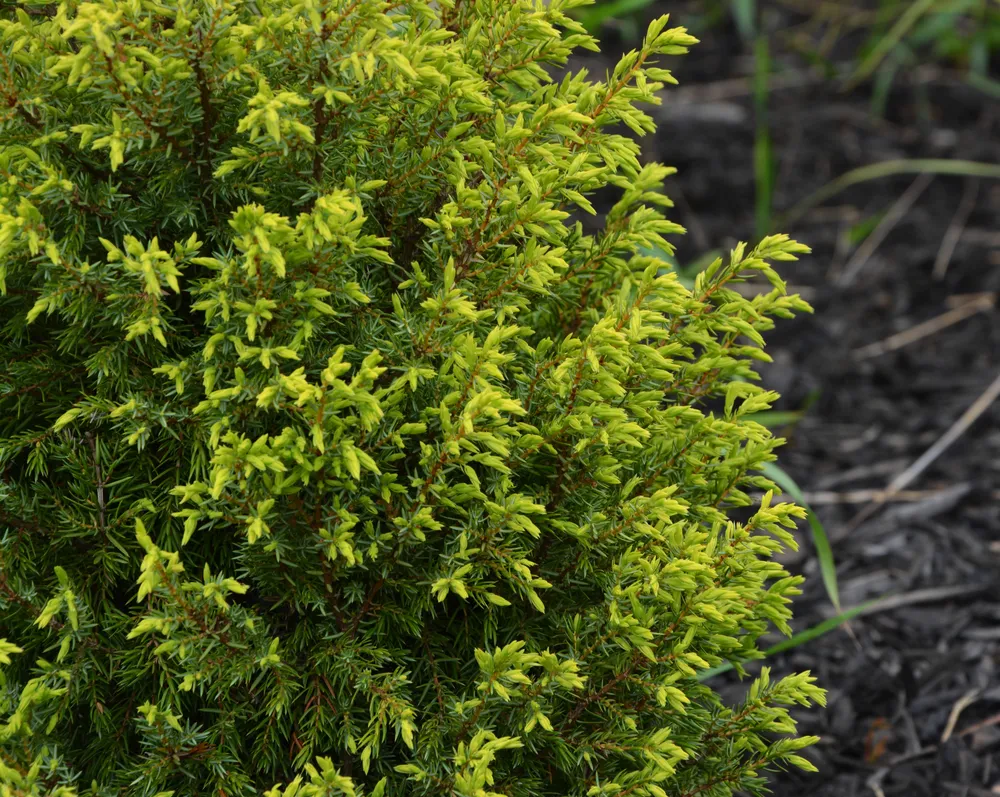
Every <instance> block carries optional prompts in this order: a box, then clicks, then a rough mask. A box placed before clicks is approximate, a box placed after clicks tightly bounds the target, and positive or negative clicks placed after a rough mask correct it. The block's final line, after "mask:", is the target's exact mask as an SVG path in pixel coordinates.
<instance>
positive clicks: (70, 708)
mask: <svg viewBox="0 0 1000 797" xmlns="http://www.w3.org/2000/svg"><path fill="white" fill-rule="evenodd" d="M580 5H582V3H581V1H580V0H549V2H547V3H546V2H542V0H531V1H530V2H529V1H528V0H439V1H438V2H436V3H432V2H418V1H416V0H406V1H405V2H379V1H378V0H298V1H295V2H293V1H292V0H256V1H255V2H251V1H249V0H246V1H244V0H180V2H173V3H160V2H157V1H156V0H103V2H96V3H94V2H84V3H80V2H75V1H71V0H66V1H65V2H61V3H60V4H59V5H57V6H55V5H39V4H34V5H29V4H25V5H23V6H22V7H20V8H17V9H16V10H9V9H8V10H7V11H4V12H2V14H3V16H2V19H0V86H2V89H0V90H2V93H3V97H4V103H3V112H2V117H0V174H2V176H3V178H4V180H3V183H2V185H0V324H2V326H0V361H2V362H3V364H4V368H3V374H2V375H0V795H2V796H3V797H26V796H27V795H33V796H35V795H50V796H51V797H72V795H88V797H119V796H121V795H129V796H135V797H138V796H139V795H142V797H152V795H156V796H157V797H169V795H177V797H187V796H188V795H192V796H196V795H218V797H242V796H244V795H257V794H262V793H265V792H266V794H267V795H283V797H292V796H293V795H296V794H299V795H359V796H360V795H370V796H371V797H382V795H390V796H395V795H442V796H443V795H460V796H461V797H498V796H499V795H506V796H507V797H542V796H545V797H549V796H551V797H556V796H557V795H558V796H560V797H562V796H563V795H589V796H590V797H597V796H598V795H606V796H607V797H625V795H635V796H636V797H646V796H647V795H648V796H649V797H664V796H665V795H667V794H669V795H671V797H694V795H702V797H713V795H728V794H730V793H731V792H732V791H733V790H735V789H738V788H743V789H751V790H757V789H759V787H760V784H761V782H762V781H761V780H760V779H759V777H758V773H759V772H760V771H762V770H764V769H767V768H769V767H772V766H774V765H781V764H786V763H791V764H798V765H801V766H809V765H808V762H806V761H805V760H804V759H802V758H800V757H798V756H797V755H796V751H797V750H799V749H800V748H802V747H804V746H806V745H808V744H810V743H811V742H812V741H814V740H813V739H812V738H809V737H806V738H797V737H795V735H794V723H793V722H792V721H791V719H790V718H789V716H788V713H787V709H786V706H787V705H790V704H792V703H803V704H806V703H808V702H810V701H813V700H822V691H821V690H819V689H818V688H817V687H816V686H815V685H814V684H813V679H812V678H811V677H810V676H809V675H808V674H802V675H795V676H791V677H788V678H785V679H783V680H781V681H778V682H770V681H769V680H768V678H767V676H766V672H765V674H764V676H763V677H761V678H760V679H758V680H757V681H756V682H755V683H754V686H753V687H752V689H751V690H750V692H749V694H748V696H747V699H746V701H745V703H743V704H741V705H738V706H730V707H727V706H724V705H723V704H722V702H721V701H720V699H719V697H718V695H717V694H716V693H715V692H714V691H713V690H712V688H711V687H710V686H709V685H707V684H703V683H701V682H700V681H699V680H698V677H697V676H698V674H699V673H701V672H703V671H705V670H706V669H707V668H710V667H712V666H715V665H718V664H720V663H722V662H724V661H728V660H733V661H744V660H747V659H752V658H754V657H755V656H759V654H758V653H757V640H758V638H759V637H760V636H761V635H762V634H763V633H764V632H765V631H766V630H767V629H768V628H769V626H770V625H774V626H777V627H778V628H779V629H781V630H783V631H786V632H787V631H788V620H789V616H790V613H789V607H788V604H789V599H790V596H792V595H794V594H796V592H797V590H796V585H797V584H798V582H799V579H798V578H793V577H790V576H789V575H788V573H786V572H785V570H784V569H783V568H782V567H781V565H780V564H777V563H776V562H774V561H773V560H772V556H773V554H774V553H775V552H777V551H778V550H780V549H781V547H782V546H783V545H789V546H794V544H795V542H794V539H793V537H792V536H791V533H790V532H789V529H790V528H791V527H792V526H793V525H794V522H795V519H796V518H798V517H801V516H802V512H801V510H799V509H798V508H797V507H794V506H792V505H789V504H779V505H774V504H772V503H771V493H770V492H767V491H768V490H771V489H773V485H771V484H770V483H769V482H768V481H767V480H766V479H764V478H762V477H761V476H760V475H759V474H758V473H757V469H758V468H759V466H760V465H761V464H762V463H764V462H767V461H770V460H772V459H773V458H774V454H773V450H774V448H775V446H776V445H777V444H778V443H779V442H780V441H778V440H775V439H774V438H772V436H771V434H770V433H769V432H768V430H767V429H766V428H764V427H763V426H762V425H760V424H759V423H757V422H755V421H754V420H753V413H754V412H756V411H759V410H762V409H764V408H766V407H767V406H768V405H769V404H770V402H772V401H773V400H774V398H775V395H774V394H773V393H770V392H767V391H764V390H762V389H761V388H759V387H757V386H755V385H754V384H753V382H752V380H753V379H755V378H756V375H755V374H754V372H753V370H752V366H753V361H755V360H766V359H767V357H766V355H765V354H764V353H763V352H762V351H761V346H762V344H763V340H762V337H761V333H762V332H765V331H766V330H768V329H769V328H771V326H772V319H773V318H774V317H786V316H789V315H791V314H792V313H793V312H794V311H801V310H807V309H808V307H807V306H806V305H805V304H804V303H803V302H802V301H801V300H800V299H799V298H797V297H794V296H788V295H786V293H785V287H784V285H783V283H782V281H781V280H780V278H779V277H778V276H777V275H776V274H775V272H774V271H772V269H771V266H770V265H769V263H770V262H772V261H781V260H791V259H794V257H795V255H796V254H797V253H801V252H803V251H806V250H805V247H803V246H801V245H799V244H796V243H794V242H793V241H790V240H789V239H788V238H787V237H785V236H773V237H769V238H767V239H765V240H763V241H762V242H761V243H760V244H759V245H758V246H757V247H756V248H753V249H747V248H745V247H744V246H739V247H737V248H736V250H735V251H733V252H732V253H731V255H730V256H729V257H728V258H727V259H725V260H719V261H716V262H715V263H713V264H712V265H711V266H710V267H709V268H707V269H706V270H705V271H703V272H702V273H701V274H699V276H698V277H697V279H696V280H695V281H694V283H693V284H692V285H687V284H685V283H683V282H682V281H681V280H680V279H679V278H678V276H677V275H676V274H675V273H674V272H673V271H671V270H670V268H669V267H668V266H667V264H666V263H665V261H664V260H663V259H662V255H663V253H669V252H671V251H672V249H671V245H670V243H669V241H668V240H667V239H666V236H668V235H671V234H674V233H679V232H681V228H680V227H679V226H678V225H676V224H675V223H673V222H671V221H668V220H667V219H666V218H665V217H664V215H663V211H664V209H666V208H669V207H670V202H669V200H668V199H667V198H666V197H665V196H664V195H663V194H662V193H660V188H661V183H662V182H663V180H664V179H665V178H666V177H667V176H668V175H669V174H670V173H671V170H670V169H668V168H666V167H664V166H660V165H657V164H643V163H641V162H640V157H639V147H638V145H637V144H636V143H635V142H634V141H633V140H632V139H631V138H630V137H628V136H627V135H626V134H627V133H628V131H627V130H625V129H624V128H631V130H632V131H634V132H635V133H637V134H640V135H641V134H646V133H651V132H652V131H653V129H654V125H653V121H652V119H651V118H650V117H649V116H648V115H647V114H646V113H645V112H644V111H642V110H640V109H638V108H637V107H636V106H637V104H643V103H644V104H647V105H648V104H651V103H659V102H660V92H661V89H662V88H663V86H664V84H665V83H670V82H672V78H671V76H670V72H669V71H667V70H666V69H665V68H663V67H662V66H661V65H658V62H659V60H660V57H661V56H670V55H677V54H681V53H683V52H685V51H686V49H687V47H688V46H690V45H691V44H693V43H694V39H693V38H692V37H691V36H689V35H688V34H687V33H686V32H685V31H684V30H683V29H682V28H668V26H667V19H666V18H665V17H664V18H661V19H658V20H656V21H654V22H653V23H652V24H651V26H650V28H649V31H648V34H647V35H646V38H645V41H644V42H643V45H642V47H641V49H639V50H637V51H635V52H631V53H628V54H626V55H625V56H624V57H623V58H622V59H621V61H620V62H619V63H618V65H617V66H616V67H615V69H614V71H613V72H612V73H611V74H610V75H608V76H607V77H606V79H605V80H593V79H591V78H590V77H588V75H587V74H586V73H585V72H583V71H566V72H565V76H562V77H558V76H557V75H559V74H562V71H565V70H563V67H564V66H565V64H566V63H567V58H568V56H569V55H570V53H571V52H572V51H573V50H574V49H576V48H581V47H582V48H584V49H595V46H596V44H595V41H594V40H593V39H592V38H591V37H590V36H588V35H587V34H586V33H585V32H584V31H583V29H582V28H581V27H580V26H579V25H578V24H577V23H576V22H574V20H573V19H572V17H571V16H570V12H571V11H573V9H574V8H576V7H578V6H580ZM561 70H562V71H561ZM554 76H555V77H554ZM666 96H668V97H669V94H667V95H666ZM601 189H604V190H605V193H602V197H603V196H607V195H611V196H613V201H614V205H613V207H611V209H610V210H609V211H608V212H607V214H606V215H605V216H604V218H603V219H602V220H601V222H600V223H598V224H586V225H585V224H584V223H583V222H582V221H581V220H580V219H583V218H585V217H586V215H587V214H593V213H594V208H593V207H592V205H591V199H589V198H588V197H593V195H594V194H595V192H597V191H598V190H601ZM656 253H659V255H657V254H656ZM751 275H763V276H764V277H765V278H766V279H767V280H769V281H770V283H771V285H772V286H773V290H770V291H769V292H766V293H760V294H759V295H756V296H754V297H753V298H745V297H744V295H743V294H741V293H739V292H737V291H735V290H733V289H732V285H733V284H734V283H736V282H739V281H741V280H743V279H744V278H745V277H747V276H751ZM761 492H764V493H766V494H765V495H764V498H763V500H759V501H758V500H756V499H754V500H751V498H750V497H749V493H756V494H759V493H761ZM751 505H752V507H751ZM740 507H751V508H750V509H748V510H745V511H742V512H741V513H740V514H739V515H737V514H735V513H734V510H736V509H738V508H740ZM276 784H277V785H276Z"/></svg>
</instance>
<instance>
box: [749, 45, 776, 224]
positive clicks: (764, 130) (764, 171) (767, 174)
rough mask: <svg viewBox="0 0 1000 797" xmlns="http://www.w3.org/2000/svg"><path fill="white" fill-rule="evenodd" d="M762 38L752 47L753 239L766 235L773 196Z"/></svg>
mask: <svg viewBox="0 0 1000 797" xmlns="http://www.w3.org/2000/svg"><path fill="white" fill-rule="evenodd" d="M770 62H771V59H770V54H769V53H768V42H767V37H766V36H763V35H761V36H758V37H757V42H756V44H755V46H754V92H753V93H754V108H755V111H756V113H755V115H756V130H755V133H754V148H753V160H754V182H755V184H756V186H755V195H754V216H755V220H756V228H757V239H758V240H760V239H761V238H763V237H764V236H766V235H767V234H768V232H770V229H771V210H772V206H773V201H772V197H773V196H774V174H775V168H774V149H773V147H772V146H771V130H770V128H769V127H768V123H767V92H768V73H769V72H770V68H771V63H770Z"/></svg>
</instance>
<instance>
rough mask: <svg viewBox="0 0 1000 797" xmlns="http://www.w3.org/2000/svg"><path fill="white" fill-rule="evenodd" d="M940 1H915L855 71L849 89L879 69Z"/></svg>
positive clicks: (848, 85) (848, 83) (848, 84)
mask: <svg viewBox="0 0 1000 797" xmlns="http://www.w3.org/2000/svg"><path fill="white" fill-rule="evenodd" d="M938 1H939V0H914V2H913V3H911V4H910V6H909V7H908V8H907V9H906V11H904V12H903V13H902V14H901V15H900V17H899V19H897V20H896V23H895V24H894V25H893V26H892V27H891V28H890V29H889V32H888V33H886V35H885V36H883V37H882V38H881V39H879V40H878V43H877V44H876V45H875V47H873V48H872V51H871V52H870V53H869V54H868V57H867V58H865V60H864V61H862V62H861V63H860V64H858V68H857V69H855V70H854V74H853V75H851V79H850V80H849V81H848V82H847V88H852V87H853V86H856V85H857V84H858V83H860V82H861V81H862V80H864V79H865V78H867V77H868V76H869V75H871V73H872V72H874V71H875V70H876V69H878V65H879V64H881V63H882V60H883V59H884V58H885V57H886V56H887V55H888V54H889V53H890V52H891V51H892V50H893V49H894V48H895V47H896V46H897V45H898V44H899V43H900V42H901V41H902V40H903V37H904V36H905V35H906V34H907V32H908V31H909V30H910V29H911V28H912V27H913V26H914V25H916V24H917V21H918V20H919V19H920V18H921V17H922V16H923V15H924V14H926V13H927V12H928V11H930V10H931V8H933V7H934V4H935V3H937V2H938Z"/></svg>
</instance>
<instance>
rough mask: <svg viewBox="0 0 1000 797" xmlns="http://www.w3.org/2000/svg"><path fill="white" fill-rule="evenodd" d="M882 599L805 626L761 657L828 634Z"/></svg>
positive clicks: (707, 674)
mask: <svg viewBox="0 0 1000 797" xmlns="http://www.w3.org/2000/svg"><path fill="white" fill-rule="evenodd" d="M880 600H882V598H881V597H879V598H873V599H872V600H870V601H865V602H864V603H861V604H858V605H857V606H852V607H851V608H850V609H845V610H844V611H842V612H840V614H837V615H835V616H834V617H831V618H830V619H828V620H824V621H823V622H821V623H817V624H816V625H814V626H812V627H811V628H807V629H805V630H804V631H799V633H797V634H794V635H793V636H790V637H789V638H788V639H783V640H781V641H780V642H778V643H777V644H776V645H772V646H771V647H769V648H768V649H767V650H765V651H764V656H763V658H765V659H766V658H767V657H768V656H773V655H775V654H777V653H781V652H782V651H785V650H791V649H792V648H797V647H799V646H801V645H804V644H806V643H807V642H812V641H813V640H814V639H817V638H818V637H821V636H823V635H824V634H828V633H830V632H831V631H833V630H834V629H836V628H839V627H840V626H842V625H843V624H844V623H846V622H848V621H849V620H853V619H854V618H855V617H857V616H858V615H859V614H862V613H864V612H865V611H867V610H868V609H870V608H871V607H872V606H874V605H875V604H876V603H878V602H879V601H880ZM754 661H760V659H754ZM734 666H735V665H734V664H733V663H732V662H726V663H725V664H720V665H719V666H718V667H712V668H711V669H709V670H703V671H702V672H700V673H698V680H699V681H707V680H708V679H709V678H713V677H714V676H716V675H721V674H722V673H724V672H729V671H730V670H731V669H733V667H734Z"/></svg>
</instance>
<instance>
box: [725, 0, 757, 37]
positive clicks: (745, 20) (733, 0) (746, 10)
mask: <svg viewBox="0 0 1000 797" xmlns="http://www.w3.org/2000/svg"><path fill="white" fill-rule="evenodd" d="M729 5H730V8H731V9H732V14H733V21H734V22H735V23H736V29H737V30H738V31H739V32H740V36H742V37H743V40H744V41H751V40H752V39H753V38H754V36H755V35H756V33H757V2H756V0H730V3H729Z"/></svg>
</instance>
